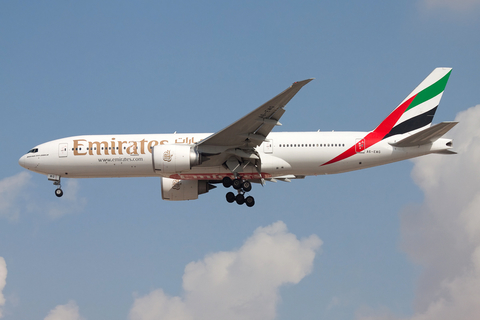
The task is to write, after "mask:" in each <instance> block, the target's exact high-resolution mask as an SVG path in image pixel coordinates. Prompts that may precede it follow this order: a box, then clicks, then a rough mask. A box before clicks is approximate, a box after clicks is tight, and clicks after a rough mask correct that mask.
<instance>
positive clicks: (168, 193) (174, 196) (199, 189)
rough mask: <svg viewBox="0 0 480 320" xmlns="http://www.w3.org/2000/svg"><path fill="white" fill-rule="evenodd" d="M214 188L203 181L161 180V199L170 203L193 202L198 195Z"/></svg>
mask: <svg viewBox="0 0 480 320" xmlns="http://www.w3.org/2000/svg"><path fill="white" fill-rule="evenodd" d="M213 188H216V187H215V186H213V185H211V184H210V183H208V181H205V180H177V179H170V178H162V199H163V200H170V201H181V200H195V199H198V195H199V194H203V193H207V192H208V191H209V190H210V189H213Z"/></svg>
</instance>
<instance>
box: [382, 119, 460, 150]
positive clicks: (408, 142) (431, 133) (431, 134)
mask: <svg viewBox="0 0 480 320" xmlns="http://www.w3.org/2000/svg"><path fill="white" fill-rule="evenodd" d="M457 123H458V122H453V121H448V122H447V121H446V122H441V123H439V124H436V125H434V126H432V127H430V128H427V129H425V130H422V131H420V132H417V133H415V134H412V135H411V136H409V137H406V138H405V139H402V140H400V141H397V142H391V143H390V145H392V146H394V147H401V148H405V147H415V146H420V145H423V144H427V143H432V142H434V141H436V140H438V139H439V138H441V137H442V136H443V135H444V134H445V133H447V132H448V131H449V130H450V129H452V128H453V127H455V126H456V125H457Z"/></svg>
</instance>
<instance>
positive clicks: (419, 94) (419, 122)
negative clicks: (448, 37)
mask: <svg viewBox="0 0 480 320" xmlns="http://www.w3.org/2000/svg"><path fill="white" fill-rule="evenodd" d="M451 72H452V68H436V69H435V70H433V72H432V73H430V75H429V76H428V77H427V78H425V80H423V81H422V83H420V85H418V87H416V88H415V90H413V91H412V93H410V94H409V95H408V96H407V97H406V98H405V100H403V101H402V103H400V105H399V106H398V107H397V108H396V109H395V110H394V111H393V112H392V113H391V114H390V115H389V116H388V117H387V118H386V119H385V120H384V121H383V122H382V123H381V124H380V125H379V126H378V127H377V128H376V129H375V130H374V131H375V132H377V133H380V134H384V139H385V138H388V137H391V136H394V135H398V134H405V133H415V132H418V131H420V130H422V129H425V128H428V127H429V126H430V125H431V123H432V120H433V116H434V115H435V111H436V110H437V107H438V104H439V103H440V99H442V95H443V91H444V90H445V86H446V85H447V81H448V78H449V77H450V73H451Z"/></svg>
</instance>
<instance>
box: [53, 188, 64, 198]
mask: <svg viewBox="0 0 480 320" xmlns="http://www.w3.org/2000/svg"><path fill="white" fill-rule="evenodd" d="M55 195H56V196H57V197H59V198H60V197H61V196H63V190H62V189H60V188H57V189H55Z"/></svg>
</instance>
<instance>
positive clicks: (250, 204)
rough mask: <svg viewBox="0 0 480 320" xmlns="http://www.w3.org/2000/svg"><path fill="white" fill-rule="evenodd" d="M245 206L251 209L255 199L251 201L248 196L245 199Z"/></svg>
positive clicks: (251, 198) (250, 197)
mask: <svg viewBox="0 0 480 320" xmlns="http://www.w3.org/2000/svg"><path fill="white" fill-rule="evenodd" d="M245 204H246V205H247V207H253V206H254V205H255V199H253V197H252V196H248V197H247V198H246V199H245Z"/></svg>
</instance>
